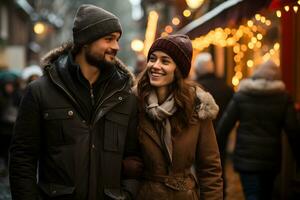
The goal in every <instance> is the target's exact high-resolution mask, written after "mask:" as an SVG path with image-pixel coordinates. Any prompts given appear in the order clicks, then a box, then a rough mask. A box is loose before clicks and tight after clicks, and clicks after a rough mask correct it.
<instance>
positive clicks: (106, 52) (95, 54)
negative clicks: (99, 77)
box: [84, 32, 121, 69]
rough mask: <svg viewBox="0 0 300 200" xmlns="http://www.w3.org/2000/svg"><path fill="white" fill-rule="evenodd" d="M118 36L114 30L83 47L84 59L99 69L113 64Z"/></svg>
mask: <svg viewBox="0 0 300 200" xmlns="http://www.w3.org/2000/svg"><path fill="white" fill-rule="evenodd" d="M120 36H121V34H120V33H119V32H114V33H111V34H109V35H106V36H104V37H102V38H100V39H98V40H96V41H94V42H92V43H91V44H89V45H88V46H87V47H86V48H84V50H85V52H84V53H85V59H86V61H87V62H88V63H89V64H90V65H93V66H95V67H97V68H99V69H101V68H103V67H105V66H106V65H107V64H114V63H115V57H116V55H117V52H118V50H119V39H120Z"/></svg>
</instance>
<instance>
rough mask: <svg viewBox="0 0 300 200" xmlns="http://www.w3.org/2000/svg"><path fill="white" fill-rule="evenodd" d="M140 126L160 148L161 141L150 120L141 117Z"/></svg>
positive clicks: (161, 145)
mask: <svg viewBox="0 0 300 200" xmlns="http://www.w3.org/2000/svg"><path fill="white" fill-rule="evenodd" d="M140 128H141V129H143V131H145V133H146V134H148V135H149V137H150V138H151V139H152V140H153V141H154V142H155V143H156V144H157V145H158V146H159V147H160V148H161V149H162V148H163V144H162V143H161V140H160V137H159V134H158V133H157V131H156V130H155V128H154V126H153V125H152V123H151V121H150V120H149V119H148V118H147V117H141V119H140Z"/></svg>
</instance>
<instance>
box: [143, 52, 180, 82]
mask: <svg viewBox="0 0 300 200" xmlns="http://www.w3.org/2000/svg"><path fill="white" fill-rule="evenodd" d="M175 69H176V64H175V62H174V61H173V59H172V58H171V57H170V56H169V55H168V54H166V53H164V52H162V51H154V52H153V53H152V54H151V55H150V57H149V61H148V63H147V73H148V77H149V79H150V84H151V85H152V86H154V87H166V86H168V85H170V83H172V82H173V80H174V76H175Z"/></svg>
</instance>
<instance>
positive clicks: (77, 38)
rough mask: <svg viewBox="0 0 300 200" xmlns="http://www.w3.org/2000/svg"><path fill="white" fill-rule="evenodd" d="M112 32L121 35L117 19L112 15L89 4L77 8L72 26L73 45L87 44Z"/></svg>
mask: <svg viewBox="0 0 300 200" xmlns="http://www.w3.org/2000/svg"><path fill="white" fill-rule="evenodd" d="M113 32H120V33H122V27H121V24H120V21H119V18H118V17H116V16H115V15H114V14H112V13H110V12H108V11H107V10H104V9H102V8H100V7H97V6H94V5H91V4H83V5H81V6H80V7H79V8H78V10H77V13H76V16H75V19H74V25H73V41H74V43H75V44H80V45H83V44H88V43H90V42H93V41H95V40H97V39H99V38H101V37H103V36H105V35H108V34H110V33H113Z"/></svg>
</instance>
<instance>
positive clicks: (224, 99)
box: [196, 73, 234, 127]
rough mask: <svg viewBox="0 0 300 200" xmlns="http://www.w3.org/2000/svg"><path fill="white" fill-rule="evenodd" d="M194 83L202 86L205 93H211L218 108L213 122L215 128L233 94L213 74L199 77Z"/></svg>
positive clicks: (223, 82)
mask: <svg viewBox="0 0 300 200" xmlns="http://www.w3.org/2000/svg"><path fill="white" fill-rule="evenodd" d="M196 81H197V82H198V83H199V84H200V85H201V86H203V88H204V89H205V90H206V91H207V92H209V93H211V95H212V96H213V97H214V99H215V101H216V103H217V104H218V106H219V113H218V115H217V118H216V119H215V120H214V121H213V122H214V126H215V127H216V125H217V123H218V121H219V120H220V118H221V116H222V115H223V112H224V110H225V109H226V106H227V105H228V103H229V101H230V100H231V98H232V95H233V93H234V92H233V89H232V88H231V87H229V86H228V85H227V84H226V82H225V81H224V80H223V79H221V78H219V77H217V76H216V75H215V74H214V73H206V74H202V75H199V76H198V77H197V80H196Z"/></svg>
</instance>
